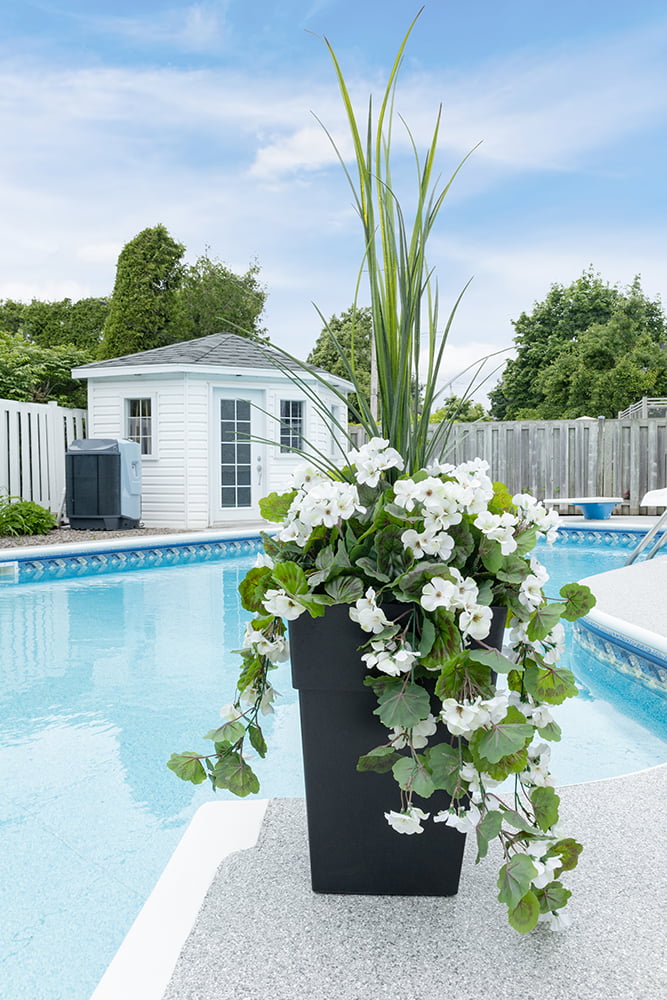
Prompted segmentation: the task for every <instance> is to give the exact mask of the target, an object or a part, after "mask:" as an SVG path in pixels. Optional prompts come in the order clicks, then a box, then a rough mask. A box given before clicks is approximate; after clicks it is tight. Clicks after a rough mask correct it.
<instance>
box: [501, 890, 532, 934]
mask: <svg viewBox="0 0 667 1000" xmlns="http://www.w3.org/2000/svg"><path fill="white" fill-rule="evenodd" d="M539 916H540V904H539V902H538V899H537V896H536V895H535V893H534V892H533V891H532V890H531V889H529V890H528V892H527V893H526V895H525V896H524V897H523V898H522V899H520V900H519V902H518V903H517V905H516V906H514V907H512V908H511V909H510V910H509V912H508V914H507V918H508V920H509V922H510V926H511V927H513V928H514V930H515V931H518V932H519V934H528V932H529V931H532V929H533V927H535V925H536V924H537V921H538V919H539Z"/></svg>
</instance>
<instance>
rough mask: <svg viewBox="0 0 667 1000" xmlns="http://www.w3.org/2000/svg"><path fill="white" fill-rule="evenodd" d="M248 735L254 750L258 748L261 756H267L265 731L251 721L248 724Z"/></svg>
mask: <svg viewBox="0 0 667 1000" xmlns="http://www.w3.org/2000/svg"><path fill="white" fill-rule="evenodd" d="M248 736H249V737H250V745H251V746H252V748H253V750H256V751H257V753H258V754H259V756H260V757H266V751H267V746H266V740H265V739H264V733H263V732H262V730H261V729H260V728H259V726H258V725H256V724H255V723H251V724H250V725H249V726H248Z"/></svg>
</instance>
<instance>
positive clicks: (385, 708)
mask: <svg viewBox="0 0 667 1000" xmlns="http://www.w3.org/2000/svg"><path fill="white" fill-rule="evenodd" d="M389 680H390V681H391V680H393V681H394V683H393V684H391V685H389V684H388V685H387V686H386V687H385V689H384V690H383V692H382V694H381V695H380V696H379V697H378V703H379V707H378V708H376V709H375V711H374V713H373V714H374V715H379V717H380V721H381V722H382V724H383V725H385V726H386V727H387V729H394V728H395V727H399V728H400V729H412V727H413V726H416V725H417V723H418V722H422V720H423V719H425V718H427V716H428V715H429V713H430V711H431V700H430V698H429V695H428V691H425V690H424V688H422V687H420V686H419V685H418V684H412V683H407V684H406V683H405V682H404V681H402V680H400V679H399V678H398V677H397V678H389Z"/></svg>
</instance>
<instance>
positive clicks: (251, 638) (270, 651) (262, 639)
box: [243, 592, 289, 663]
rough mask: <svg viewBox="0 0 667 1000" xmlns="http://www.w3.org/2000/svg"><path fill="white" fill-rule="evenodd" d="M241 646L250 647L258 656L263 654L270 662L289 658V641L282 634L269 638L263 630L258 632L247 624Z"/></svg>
mask: <svg viewBox="0 0 667 1000" xmlns="http://www.w3.org/2000/svg"><path fill="white" fill-rule="evenodd" d="M274 593H275V592H274ZM243 648H244V649H252V650H254V651H255V652H256V653H258V654H259V655H260V656H265V657H266V658H267V660H269V662H271V663H285V661H286V660H289V643H288V642H287V639H285V637H284V636H282V635H279V636H276V637H275V639H269V638H268V637H267V636H265V635H264V633H263V632H258V631H257V630H256V629H254V628H253V627H252V625H251V624H250V625H248V626H247V627H246V630H245V634H244V636H243Z"/></svg>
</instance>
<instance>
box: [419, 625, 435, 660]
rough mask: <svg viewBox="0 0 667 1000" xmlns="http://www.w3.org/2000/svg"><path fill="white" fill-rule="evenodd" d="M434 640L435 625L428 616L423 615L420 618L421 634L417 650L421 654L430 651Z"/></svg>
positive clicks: (423, 654)
mask: <svg viewBox="0 0 667 1000" xmlns="http://www.w3.org/2000/svg"><path fill="white" fill-rule="evenodd" d="M434 642H435V625H434V624H433V622H432V621H431V619H430V618H427V617H426V616H424V618H423V619H422V634H421V639H420V642H419V652H420V653H421V654H422V656H425V655H426V654H427V653H430V651H431V649H432V648H433V643H434Z"/></svg>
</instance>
